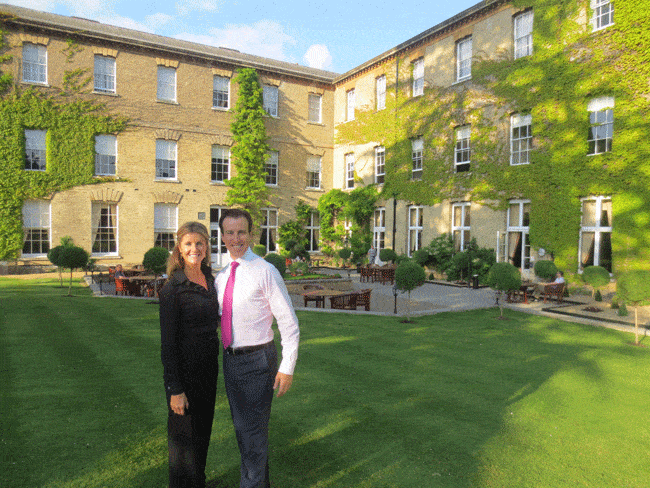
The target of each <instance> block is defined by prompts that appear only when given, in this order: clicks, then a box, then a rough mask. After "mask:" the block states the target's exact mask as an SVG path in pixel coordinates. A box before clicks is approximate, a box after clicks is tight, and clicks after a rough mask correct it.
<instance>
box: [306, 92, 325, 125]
mask: <svg viewBox="0 0 650 488" xmlns="http://www.w3.org/2000/svg"><path fill="white" fill-rule="evenodd" d="M322 98H323V97H321V96H320V95H318V94H316V93H310V94H309V102H308V103H309V122H312V123H314V124H320V123H321V101H322Z"/></svg>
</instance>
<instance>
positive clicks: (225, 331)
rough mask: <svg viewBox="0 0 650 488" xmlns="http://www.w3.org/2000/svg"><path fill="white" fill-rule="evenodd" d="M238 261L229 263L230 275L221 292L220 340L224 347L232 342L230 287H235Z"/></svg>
mask: <svg viewBox="0 0 650 488" xmlns="http://www.w3.org/2000/svg"><path fill="white" fill-rule="evenodd" d="M237 266H239V263H238V262H237V261H233V262H232V263H231V264H230V276H228V282H227V283H226V290H225V291H224V292H223V310H222V311H221V341H222V342H223V347H224V349H227V348H228V346H230V344H232V289H233V288H234V287H235V271H236V270H237Z"/></svg>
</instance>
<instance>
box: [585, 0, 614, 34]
mask: <svg viewBox="0 0 650 488" xmlns="http://www.w3.org/2000/svg"><path fill="white" fill-rule="evenodd" d="M590 4H591V9H592V25H593V29H594V31H599V30H602V29H606V28H607V27H609V26H610V25H614V2H612V1H610V0H591V2H590Z"/></svg>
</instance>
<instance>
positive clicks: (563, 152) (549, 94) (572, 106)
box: [336, 0, 650, 271]
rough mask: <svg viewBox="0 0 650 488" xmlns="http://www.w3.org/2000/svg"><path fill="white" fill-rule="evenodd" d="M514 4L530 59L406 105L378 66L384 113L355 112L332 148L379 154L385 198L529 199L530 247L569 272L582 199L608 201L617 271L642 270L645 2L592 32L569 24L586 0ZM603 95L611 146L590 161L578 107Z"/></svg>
mask: <svg viewBox="0 0 650 488" xmlns="http://www.w3.org/2000/svg"><path fill="white" fill-rule="evenodd" d="M511 3H512V4H513V6H514V7H515V8H521V9H524V8H527V7H533V9H534V12H535V14H534V15H535V17H534V29H533V45H534V54H533V55H532V56H528V57H524V58H521V59H517V60H514V61H513V60H512V57H511V55H510V54H508V53H497V56H496V59H478V58H479V57H478V56H475V59H474V60H473V65H472V79H471V81H469V82H465V83H459V84H455V85H452V86H450V87H435V86H430V87H427V88H426V89H425V94H424V96H421V97H417V98H412V97H409V93H408V90H409V88H410V86H407V85H408V83H405V82H401V83H400V84H399V85H398V86H397V89H396V79H395V74H394V71H395V70H394V67H392V68H391V69H387V70H386V77H387V83H388V84H389V88H388V89H387V90H386V93H387V97H386V98H387V99H386V109H385V110H382V111H378V112H375V111H371V110H367V111H363V110H358V111H357V114H356V119H355V120H354V121H351V122H348V123H346V124H341V125H340V126H339V127H338V135H337V141H336V142H337V143H338V144H365V143H370V142H374V143H378V144H381V145H383V146H384V147H385V149H386V165H385V168H386V169H385V171H386V177H385V184H384V186H383V189H382V193H381V196H382V197H384V198H390V197H392V195H393V194H394V193H397V194H398V195H399V197H400V198H401V199H403V200H406V201H411V202H413V203H416V204H424V205H434V204H436V203H440V202H443V201H448V200H449V199H454V198H465V197H466V196H469V198H471V199H472V201H475V202H479V203H482V204H484V205H488V206H490V207H493V208H495V209H506V208H507V205H508V201H509V200H510V199H513V198H527V199H530V200H531V214H530V241H531V244H532V245H533V246H535V247H543V248H545V249H546V250H547V251H549V252H551V253H552V254H553V255H554V257H555V260H556V262H557V263H558V265H559V266H560V267H563V268H566V269H573V270H576V269H578V262H579V257H578V238H579V231H580V219H581V202H580V198H581V197H585V196H589V195H611V196H612V200H613V207H614V210H613V211H614V216H613V222H614V223H613V226H614V232H613V235H612V248H613V249H612V252H613V261H614V267H615V271H620V270H623V269H628V268H639V267H641V268H648V267H650V230H649V228H648V223H650V137H649V136H650V133H649V132H650V131H649V126H648V124H647V114H648V113H649V109H650V96H649V93H648V92H649V89H648V82H647V80H648V78H649V75H650V63H648V61H650V59H649V58H650V29H647V27H646V26H647V25H648V21H650V13H649V12H650V9H649V8H648V7H649V2H648V0H620V1H617V2H616V4H615V7H616V23H615V24H614V25H612V26H609V27H607V28H606V29H603V30H601V31H597V32H592V28H591V24H588V25H586V26H585V24H584V21H581V22H578V21H577V19H579V18H580V14H581V13H584V12H585V11H586V12H588V15H589V17H590V16H591V8H590V6H589V2H588V1H585V0H583V1H581V2H575V1H573V0H525V1H524V0H514V1H513V2H511ZM398 63H399V67H400V69H399V74H398V76H399V80H409V79H410V69H411V63H410V62H409V58H407V57H406V55H405V56H402V57H401V58H400V59H398ZM393 66H394V65H393ZM391 84H392V87H390V85H391ZM600 96H612V97H614V98H615V109H614V140H613V148H612V151H611V152H609V153H605V154H601V155H597V156H587V133H588V129H589V118H588V113H587V104H588V102H589V101H590V100H591V99H593V98H596V97H600ZM513 113H521V114H526V113H530V114H532V128H533V136H534V139H533V145H534V150H533V153H532V156H531V159H532V162H531V164H527V165H518V166H511V165H510V162H509V155H510V147H509V135H508V133H507V131H508V130H509V129H507V128H509V118H510V115H511V114H513ZM465 124H471V131H472V132H471V148H472V154H471V170H470V171H469V172H465V173H455V172H454V165H453V160H454V144H455V140H454V138H455V133H454V128H455V127H457V126H460V125H465ZM504 128H506V129H504ZM415 137H422V138H423V139H424V145H425V153H424V169H423V177H422V179H421V180H419V181H413V180H412V179H411V140H412V139H413V138H415Z"/></svg>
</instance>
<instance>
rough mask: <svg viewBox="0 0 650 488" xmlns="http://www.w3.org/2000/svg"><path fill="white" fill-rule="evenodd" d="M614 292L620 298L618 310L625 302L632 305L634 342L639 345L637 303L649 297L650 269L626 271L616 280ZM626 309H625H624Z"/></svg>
mask: <svg viewBox="0 0 650 488" xmlns="http://www.w3.org/2000/svg"><path fill="white" fill-rule="evenodd" d="M616 294H617V295H618V297H619V298H620V299H621V300H622V303H621V308H620V310H623V308H624V306H625V304H626V303H630V304H633V305H634V343H635V344H636V345H639V314H638V307H639V303H640V302H642V301H644V300H648V299H650V271H648V270H635V271H627V272H625V273H623V274H622V275H620V276H619V277H618V278H617V280H616ZM626 311H627V309H626Z"/></svg>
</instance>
